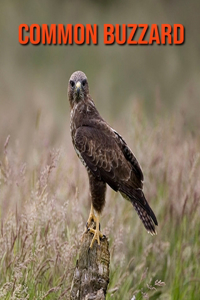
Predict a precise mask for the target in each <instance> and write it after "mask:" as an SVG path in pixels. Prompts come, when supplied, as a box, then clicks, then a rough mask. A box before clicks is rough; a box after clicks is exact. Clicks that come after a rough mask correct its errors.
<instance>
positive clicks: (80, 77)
mask: <svg viewBox="0 0 200 300" xmlns="http://www.w3.org/2000/svg"><path fill="white" fill-rule="evenodd" d="M88 94H89V86H88V81H87V77H86V75H85V74H84V73H83V72H81V71H76V72H74V73H73V74H72V75H71V77H70V79H69V84H68V96H69V102H70V105H71V107H73V106H74V104H76V103H78V102H79V101H82V100H84V98H85V97H86V96H87V95H88Z"/></svg>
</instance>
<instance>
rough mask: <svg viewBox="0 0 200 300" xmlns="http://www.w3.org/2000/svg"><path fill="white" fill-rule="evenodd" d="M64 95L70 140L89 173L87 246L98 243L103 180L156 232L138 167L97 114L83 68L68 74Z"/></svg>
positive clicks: (125, 145) (116, 134)
mask: <svg viewBox="0 0 200 300" xmlns="http://www.w3.org/2000/svg"><path fill="white" fill-rule="evenodd" d="M68 96H69V102H70V106H71V120H70V129H71V136H72V143H73V145H74V148H75V151H76V153H77V155H78V157H79V158H80V160H81V161H82V163H83V164H84V166H85V167H86V169H87V172H88V176H89V185H90V195H91V210H90V215H89V218H88V221H87V228H88V230H89V231H90V232H92V233H93V234H94V237H93V239H92V242H91V245H90V248H91V247H92V246H93V243H94V241H95V240H97V242H98V244H99V245H100V238H101V237H102V234H101V232H100V229H99V219H100V214H101V212H102V210H103V207H104V204H105V195H106V184H108V185H109V186H110V187H111V188H112V189H113V190H114V191H116V192H117V191H119V192H120V193H121V194H122V196H123V197H124V198H125V199H127V200H129V201H130V202H131V203H132V205H133V206H134V208H135V210H136V212H137V213H138V215H139V217H140V219H141V220H142V222H143V224H144V227H145V228H146V230H147V231H148V232H149V233H151V234H152V235H154V234H156V230H155V225H158V222H157V219H156V217H155V215H154V213H153V211H152V209H151V208H150V206H149V204H148V203H147V200H146V198H145V196H144V193H143V191H142V188H143V173H142V170H141V167H140V165H139V163H138V161H137V159H136V157H135V156H134V154H133V152H132V151H131V150H130V148H129V147H128V146H127V144H126V142H125V141H124V139H123V138H122V137H121V135H119V133H118V132H117V131H115V130H114V129H113V128H111V127H110V126H109V125H108V124H107V123H106V121H105V120H104V119H103V118H102V117H101V116H100V114H99V112H98V111H97V109H96V107H95V105H94V102H93V100H92V98H91V96H90V95H89V85H88V80H87V77H86V75H85V74H84V73H83V72H81V71H77V72H74V73H73V74H72V75H71V77H70V79H69V84H68ZM95 212H96V215H95ZM92 221H94V222H95V223H96V229H92V228H90V225H91V222H92Z"/></svg>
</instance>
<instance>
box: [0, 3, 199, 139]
mask: <svg viewBox="0 0 200 300" xmlns="http://www.w3.org/2000/svg"><path fill="white" fill-rule="evenodd" d="M0 8H1V9H0V10H1V13H0V14H1V18H0V36H1V47H0V65H1V67H0V91H1V98H0V101H1V102H0V105H1V106H0V107H1V110H0V126H1V135H0V142H3V141H5V138H6V136H7V135H8V134H11V136H12V135H13V133H14V135H15V138H19V137H20V138H24V140H25V141H26V140H27V139H29V138H30V136H31V134H32V130H33V127H34V126H35V123H36V120H37V118H38V116H40V117H41V120H43V118H44V116H49V125H48V126H49V132H50V135H52V139H50V142H51V141H53V142H55V139H54V137H56V135H57V132H58V131H60V130H63V128H65V127H66V126H67V125H66V124H67V123H66V122H68V121H69V105H68V100H67V84H68V79H69V77H70V75H71V73H72V72H74V71H75V70H82V71H84V72H85V73H86V75H87V77H88V79H89V84H90V93H91V95H92V97H93V99H94V100H95V103H96V105H97V107H98V109H99V110H100V112H101V114H102V115H103V116H104V117H105V118H106V119H107V120H109V122H110V123H112V122H113V121H116V122H117V120H120V122H121V121H122V120H123V121H122V122H126V120H125V116H126V115H127V112H130V109H131V108H132V103H134V102H135V101H138V103H142V105H143V106H144V109H145V110H146V111H147V112H148V114H147V115H148V116H149V118H150V119H154V117H155V115H156V114H159V115H160V116H161V119H162V117H163V116H164V115H165V116H167V117H170V115H171V114H172V113H173V111H175V110H177V109H178V110H181V111H183V114H185V118H186V124H187V126H186V127H187V128H189V129H192V130H193V129H194V128H195V126H196V125H197V124H199V110H200V100H199V98H200V97H199V96H200V84H199V82H200V38H199V28H200V17H199V13H200V2H199V1H198V0H196V1H186V0H184V1H180V0H179V1H171V0H168V1H167V0H160V1H155V0H152V1H144V0H142V1H132V0H125V1H119V0H116V1H111V0H110V1H105V0H101V1H98V0H96V1H94V0H86V1H80V0H79V1H78V0H75V1H62V0H59V1H51V0H48V1H45V0H44V1H26V2H25V1H22V0H19V1H10V0H6V1H5V0H2V1H1V4H0ZM22 23H26V24H28V25H31V24H33V23H37V24H40V25H41V24H43V23H46V24H49V25H50V24H53V23H56V24H59V23H60V24H69V23H71V24H73V25H75V24H77V23H82V24H84V25H85V24H87V23H89V24H94V23H96V24H98V26H99V43H98V45H96V46H94V45H90V46H88V45H82V46H78V45H73V46H71V45H62V46H60V45H46V46H44V45H38V46H33V45H31V44H29V45H27V46H22V45H20V44H19V42H18V26H19V25H20V24H22ZM104 23H112V24H116V23H119V24H123V23H125V24H128V23H136V24H139V23H147V24H149V25H151V24H153V23H156V24H158V25H160V24H163V23H169V24H171V25H173V24H175V23H181V24H183V25H184V26H185V43H184V44H183V45H181V46H162V45H161V46H158V45H156V44H154V45H153V46H129V45H124V46H119V45H112V46H106V45H104V43H103V24H104ZM131 113H133V117H134V112H131ZM16 128H17V131H16ZM67 130H68V129H66V134H68V132H67ZM27 142H28V140H27Z"/></svg>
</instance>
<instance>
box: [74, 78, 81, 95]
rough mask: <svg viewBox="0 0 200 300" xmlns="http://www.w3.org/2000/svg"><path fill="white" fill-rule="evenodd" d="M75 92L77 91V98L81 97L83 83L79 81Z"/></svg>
mask: <svg viewBox="0 0 200 300" xmlns="http://www.w3.org/2000/svg"><path fill="white" fill-rule="evenodd" d="M75 91H76V94H77V96H79V94H80V91H81V83H80V81H78V82H77V83H76V89H75Z"/></svg>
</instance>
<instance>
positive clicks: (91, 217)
mask: <svg viewBox="0 0 200 300" xmlns="http://www.w3.org/2000/svg"><path fill="white" fill-rule="evenodd" d="M99 219H100V214H99V213H98V212H97V216H95V214H94V208H93V205H91V209H90V215H89V218H88V221H87V225H86V227H87V230H88V231H89V232H91V233H93V234H94V236H93V239H92V241H91V244H90V249H91V248H92V247H93V244H94V242H95V240H96V241H97V243H98V245H100V238H102V237H103V234H102V233H101V232H100V230H99ZM92 221H94V222H95V223H96V229H93V228H89V225H91V223H92Z"/></svg>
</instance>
